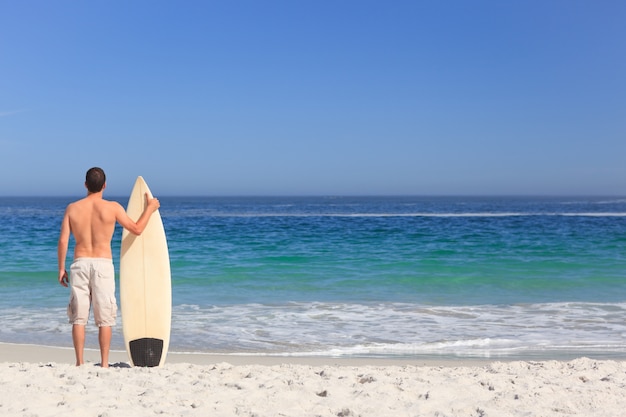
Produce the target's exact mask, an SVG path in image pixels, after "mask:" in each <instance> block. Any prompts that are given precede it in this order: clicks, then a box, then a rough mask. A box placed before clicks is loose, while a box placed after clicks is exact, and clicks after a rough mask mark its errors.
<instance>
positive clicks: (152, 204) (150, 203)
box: [146, 193, 161, 213]
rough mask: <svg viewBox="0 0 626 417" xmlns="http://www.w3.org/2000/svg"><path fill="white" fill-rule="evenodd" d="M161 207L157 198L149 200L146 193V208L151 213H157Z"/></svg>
mask: <svg viewBox="0 0 626 417" xmlns="http://www.w3.org/2000/svg"><path fill="white" fill-rule="evenodd" d="M159 207H161V203H159V199H158V198H149V197H148V193H146V208H150V209H151V210H152V213H154V212H155V211H157V210H158V209H159Z"/></svg>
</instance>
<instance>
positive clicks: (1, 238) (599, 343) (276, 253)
mask: <svg viewBox="0 0 626 417" xmlns="http://www.w3.org/2000/svg"><path fill="white" fill-rule="evenodd" d="M107 198H111V197H108V196H107ZM72 200H74V198H60V197H43V198H25V197H19V198H18V197H13V198H9V197H1V198H0V322H1V323H2V326H0V342H8V343H28V344H40V345H50V346H66V347H71V346H72V344H71V343H72V342H71V326H70V325H69V324H68V323H67V316H66V306H67V302H68V290H67V289H66V288H64V287H62V286H60V285H59V284H58V282H57V273H56V269H57V265H56V262H57V261H56V243H57V238H58V233H59V228H60V222H61V218H62V216H63V211H64V208H65V206H66V205H67V204H68V203H69V202H71V201H72ZM116 200H118V201H120V203H122V204H123V205H124V206H125V205H126V202H127V199H125V198H120V199H116ZM160 201H161V209H160V212H161V215H162V216H163V223H164V226H165V231H166V234H167V236H168V242H169V250H170V258H171V270H172V290H173V313H172V336H171V344H170V351H177V352H207V353H220V354H232V355H239V354H247V355H279V356H287V355H289V356H332V357H387V358H388V357H397V358H406V357H409V358H415V357H446V358H456V357H459V358H520V359H532V358H540V359H549V358H555V359H562V358H570V357H577V356H589V357H598V358H620V359H626V279H625V278H626V198H601V197H590V198H586V197H569V198H565V197H551V198H548V197H537V198H531V197H223V198H221V197H188V198H186V197H160ZM120 237H121V230H120V229H119V228H118V229H117V230H116V233H115V237H114V247H113V251H114V262H115V264H116V270H119V245H120ZM71 250H72V244H70V256H68V265H69V261H70V258H71ZM118 291H119V285H118ZM118 295H119V294H118ZM118 300H119V297H118ZM122 321H123V312H121V311H118V325H117V326H116V327H115V328H114V332H113V342H112V348H113V349H117V350H123V349H124V347H123V337H122V333H121V324H122ZM87 347H93V348H97V329H96V328H95V325H93V322H90V324H89V325H88V326H87Z"/></svg>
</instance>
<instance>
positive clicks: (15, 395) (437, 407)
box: [0, 344, 626, 417]
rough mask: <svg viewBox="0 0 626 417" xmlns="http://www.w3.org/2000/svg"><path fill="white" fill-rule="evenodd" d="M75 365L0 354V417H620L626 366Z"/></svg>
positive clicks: (31, 350)
mask: <svg viewBox="0 0 626 417" xmlns="http://www.w3.org/2000/svg"><path fill="white" fill-rule="evenodd" d="M86 358H87V360H88V361H90V362H88V363H87V364H86V365H85V366H82V367H79V368H78V367H75V366H74V365H73V351H72V350H71V349H61V348H47V347H42V346H31V345H12V344H0V415H1V416H66V415H67V416H70V415H71V416H74V415H76V416H81V417H83V416H94V417H105V416H108V417H112V416H120V417H121V416H123V417H134V416H154V415H164V416H258V417H261V416H344V417H346V416H394V417H396V416H433V417H434V416H437V417H445V416H466V417H472V416H476V417H480V416H485V417H486V416H497V417H503V416H602V417H608V416H620V417H622V416H626V362H624V361H611V360H593V359H588V358H579V359H575V360H571V361H540V362H521V361H510V362H500V361H488V360H485V361H456V360H452V361H419V360H410V361H409V360H393V359H391V360H372V359H353V360H345V359H334V358H276V357H271V358H267V357H250V356H248V357H246V356H229V355H225V356H217V355H189V354H176V353H172V354H170V355H169V356H168V362H167V363H166V365H165V366H164V367H162V368H130V367H129V366H128V360H127V357H126V354H125V352H112V355H111V358H112V365H113V366H112V367H111V368H109V369H103V368H101V367H99V366H97V360H98V352H97V351H87V352H86Z"/></svg>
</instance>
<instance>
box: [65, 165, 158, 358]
mask: <svg viewBox="0 0 626 417" xmlns="http://www.w3.org/2000/svg"><path fill="white" fill-rule="evenodd" d="M85 187H86V188H87V197H85V198H83V199H82V200H78V201H76V202H74V203H71V204H70V205H68V206H67V208H66V210H65V215H64V216H63V222H62V223H61V233H60V235H59V243H58V249H57V251H58V260H59V283H60V284H61V285H63V286H64V287H67V286H68V284H69V286H70V288H71V291H70V302H69V305H68V309H67V314H68V317H69V320H70V323H71V324H72V325H73V326H72V340H73V342H74V350H75V352H76V366H80V365H82V364H83V363H84V360H83V350H84V347H85V325H86V324H87V319H88V317H89V308H90V305H93V314H94V320H95V322H96V325H97V326H98V327H99V335H98V340H99V343H100V355H101V359H102V362H101V365H102V367H105V368H106V367H108V366H109V348H110V346H111V327H112V326H113V325H114V324H115V318H116V316H117V302H116V300H115V271H114V268H113V255H112V252H111V239H112V238H113V232H114V230H115V223H116V222H117V223H119V224H120V225H121V226H122V227H124V228H125V229H127V230H128V231H129V232H131V233H133V234H135V235H140V234H141V233H142V232H143V230H144V229H145V228H146V225H147V224H148V220H149V219H150V215H151V214H152V213H154V212H155V211H156V210H157V209H158V208H159V206H160V204H159V200H157V199H156V198H152V199H149V198H148V196H147V194H146V208H145V209H144V211H143V213H142V215H141V216H140V217H139V219H138V220H137V221H136V222H135V221H133V220H132V219H131V218H130V217H128V215H127V214H126V211H124V208H123V207H122V206H121V205H120V204H119V203H117V202H115V201H108V200H105V199H104V198H103V197H102V193H103V191H104V189H105V188H106V176H105V174H104V171H103V170H102V169H100V168H91V169H90V170H89V171H87V175H86V181H85ZM70 234H73V235H74V240H75V246H74V261H73V262H72V265H71V267H70V274H71V278H72V279H71V281H70V280H69V278H68V275H67V271H66V269H65V258H66V256H67V251H68V245H69V240H70Z"/></svg>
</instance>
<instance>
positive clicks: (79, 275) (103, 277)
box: [67, 258, 117, 327]
mask: <svg viewBox="0 0 626 417" xmlns="http://www.w3.org/2000/svg"><path fill="white" fill-rule="evenodd" d="M70 289H71V291H70V302H69V305H68V306H67V316H68V317H69V319H70V323H71V324H82V325H85V324H87V320H88V318H89V308H90V306H91V305H93V317H94V320H95V322H96V325H97V326H98V327H102V326H113V325H115V318H116V317H117V301H116V300H115V269H114V267H113V260H111V259H107V258H78V259H75V260H74V262H73V263H72V266H71V267H70Z"/></svg>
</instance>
